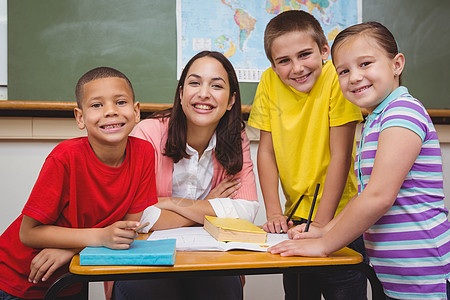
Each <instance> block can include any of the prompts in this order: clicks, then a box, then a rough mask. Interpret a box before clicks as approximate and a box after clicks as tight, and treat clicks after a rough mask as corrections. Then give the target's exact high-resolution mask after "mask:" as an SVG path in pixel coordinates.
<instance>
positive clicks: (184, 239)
mask: <svg viewBox="0 0 450 300" xmlns="http://www.w3.org/2000/svg"><path fill="white" fill-rule="evenodd" d="M161 239H176V240H177V243H176V249H177V250H178V251H228V250H232V249H241V250H252V251H262V252H267V248H269V247H270V246H273V245H276V244H278V243H280V242H282V241H285V240H288V239H289V238H288V235H287V234H286V233H285V234H276V233H268V234H267V241H266V243H244V242H219V241H218V240H216V239H215V238H214V237H212V236H211V235H210V234H209V233H208V232H207V231H206V230H205V229H203V227H181V228H175V229H167V230H157V231H154V232H153V233H152V234H151V235H150V236H149V238H148V240H161Z"/></svg>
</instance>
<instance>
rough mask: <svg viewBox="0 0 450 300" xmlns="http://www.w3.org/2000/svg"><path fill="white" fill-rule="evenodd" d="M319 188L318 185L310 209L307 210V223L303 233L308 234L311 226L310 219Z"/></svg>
mask: <svg viewBox="0 0 450 300" xmlns="http://www.w3.org/2000/svg"><path fill="white" fill-rule="evenodd" d="M319 187H320V183H318V184H317V186H316V191H315V192H314V198H313V201H312V204H311V209H310V210H309V216H308V221H307V222H306V227H305V232H308V230H309V225H310V224H311V218H312V214H313V211H314V206H315V205H316V199H317V195H318V194H319Z"/></svg>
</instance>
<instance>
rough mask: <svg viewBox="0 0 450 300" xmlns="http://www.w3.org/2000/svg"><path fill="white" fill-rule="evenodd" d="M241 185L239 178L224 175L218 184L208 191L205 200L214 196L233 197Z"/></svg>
mask: <svg viewBox="0 0 450 300" xmlns="http://www.w3.org/2000/svg"><path fill="white" fill-rule="evenodd" d="M240 187H241V180H240V179H233V178H232V177H230V176H229V177H226V178H225V179H224V180H222V181H221V182H220V183H219V185H217V186H216V187H215V188H214V189H212V190H211V192H209V194H208V196H206V198H205V200H209V199H215V198H234V197H235V196H236V194H237V190H238V189H239V188H240Z"/></svg>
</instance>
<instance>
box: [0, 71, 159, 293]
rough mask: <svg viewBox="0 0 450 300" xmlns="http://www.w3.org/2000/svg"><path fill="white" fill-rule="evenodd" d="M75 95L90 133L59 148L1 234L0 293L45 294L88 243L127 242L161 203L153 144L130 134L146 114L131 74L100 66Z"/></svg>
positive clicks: (116, 245)
mask: <svg viewBox="0 0 450 300" xmlns="http://www.w3.org/2000/svg"><path fill="white" fill-rule="evenodd" d="M75 94H76V98H77V106H78V107H77V108H75V111H74V113H75V119H76V122H77V124H78V127H79V128H80V129H84V128H86V131H87V135H88V136H87V137H81V138H75V139H71V140H67V141H64V142H62V143H60V144H59V145H58V146H56V147H55V149H53V151H52V152H51V153H50V155H49V156H48V157H47V159H46V160H45V163H44V165H43V167H42V169H41V172H40V174H39V177H38V179H37V181H36V183H35V185H34V187H33V190H32V192H31V195H30V197H29V199H28V201H27V203H26V204H25V207H24V209H23V211H22V214H21V215H20V216H19V217H18V218H17V219H16V220H15V221H14V222H13V223H12V224H11V225H10V226H9V227H8V228H7V229H6V231H5V232H4V233H3V234H2V235H1V236H0V298H2V296H3V297H8V296H11V295H12V296H15V297H18V298H23V299H36V298H42V297H43V296H44V295H45V292H46V290H47V289H48V287H49V286H50V285H51V284H52V283H53V282H54V281H55V280H56V279H57V278H58V277H59V276H60V275H62V274H64V273H65V272H67V270H68V262H69V261H70V259H71V258H72V256H73V255H74V254H76V253H78V252H79V251H80V250H81V249H82V248H84V247H86V246H94V247H97V246H105V247H108V248H111V249H127V248H128V247H129V246H130V244H131V243H132V242H133V239H134V238H135V237H136V232H135V230H134V229H135V228H137V226H139V220H140V218H141V215H142V211H143V210H144V209H145V208H146V207H148V206H149V205H152V204H155V203H156V202H157V197H156V186H155V174H154V157H155V154H154V149H153V147H152V146H151V144H150V143H148V142H146V141H144V140H141V139H138V138H134V137H128V134H129V133H130V132H131V130H132V129H133V128H134V126H135V125H136V123H137V122H138V121H139V119H140V112H139V102H135V100H134V92H133V88H132V85H131V83H130V81H129V80H128V78H127V77H126V76H125V75H124V74H122V73H121V72H119V71H117V70H115V69H112V68H107V67H100V68H96V69H93V70H91V71H89V72H87V73H86V74H84V75H83V76H82V77H81V78H80V80H79V81H78V84H77V86H76V90H75ZM30 270H31V271H30ZM79 292H80V286H73V287H72V288H69V289H67V290H65V291H64V292H63V293H62V294H61V295H60V296H65V297H67V296H68V297H67V299H76V297H77V293H79ZM2 299H3V298H2Z"/></svg>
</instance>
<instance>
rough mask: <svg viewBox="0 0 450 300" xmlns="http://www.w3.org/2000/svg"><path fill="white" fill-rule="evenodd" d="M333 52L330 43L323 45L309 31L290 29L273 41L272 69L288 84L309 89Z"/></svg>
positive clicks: (301, 89) (305, 91)
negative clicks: (320, 45)
mask: <svg viewBox="0 0 450 300" xmlns="http://www.w3.org/2000/svg"><path fill="white" fill-rule="evenodd" d="M329 53H330V48H329V46H328V44H326V45H324V46H323V47H322V49H320V48H319V46H318V45H317V43H316V42H315V41H314V39H313V38H312V37H311V35H310V34H309V33H308V32H306V31H292V32H288V33H286V34H283V35H281V36H279V37H278V38H276V39H275V40H274V41H273V44H272V58H273V62H274V63H273V65H272V69H273V70H274V71H275V73H277V75H278V76H279V77H280V79H281V81H282V82H284V83H285V84H286V85H288V86H290V87H292V88H294V89H295V90H297V91H299V92H302V93H308V92H309V91H311V89H312V88H313V86H314V84H315V83H316V81H317V79H318V78H319V76H320V74H321V72H322V62H323V61H324V60H326V59H327V58H328V55H329Z"/></svg>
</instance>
